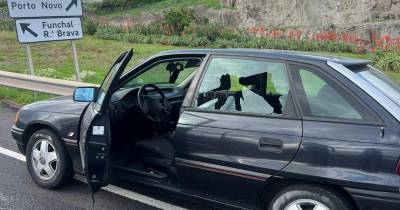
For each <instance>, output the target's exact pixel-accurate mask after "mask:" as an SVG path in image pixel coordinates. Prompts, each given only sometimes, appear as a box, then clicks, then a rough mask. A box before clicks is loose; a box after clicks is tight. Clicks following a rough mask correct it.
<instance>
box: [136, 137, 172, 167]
mask: <svg viewBox="0 0 400 210" xmlns="http://www.w3.org/2000/svg"><path fill="white" fill-rule="evenodd" d="M134 148H135V152H136V154H137V155H138V156H139V157H141V159H142V161H143V162H144V163H145V164H147V165H149V166H153V167H157V168H160V169H166V170H169V169H170V167H171V165H172V162H173V159H174V148H173V146H172V144H171V142H170V141H169V140H168V139H167V138H166V137H163V136H157V137H153V138H151V139H144V140H140V141H137V142H135V144H134Z"/></svg>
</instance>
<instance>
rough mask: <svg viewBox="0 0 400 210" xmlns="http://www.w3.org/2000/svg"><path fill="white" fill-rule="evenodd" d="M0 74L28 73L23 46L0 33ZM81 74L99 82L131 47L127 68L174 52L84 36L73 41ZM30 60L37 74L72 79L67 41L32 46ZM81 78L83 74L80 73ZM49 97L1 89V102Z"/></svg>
mask: <svg viewBox="0 0 400 210" xmlns="http://www.w3.org/2000/svg"><path fill="white" fill-rule="evenodd" d="M0 40H1V41H0V52H1V53H0V71H10V72H16V73H27V72H28V69H27V65H26V54H25V48H24V46H23V45H21V44H18V42H17V41H16V37H15V33H14V32H8V31H0ZM76 46H77V51H78V59H79V64H80V69H81V72H91V73H92V74H85V75H89V76H87V77H85V78H82V79H83V81H84V82H89V83H100V82H101V81H102V80H103V78H104V76H105V74H106V73H107V71H108V68H109V66H110V65H111V64H112V63H113V61H114V60H115V59H116V57H117V56H118V55H119V54H120V53H122V52H123V51H124V50H127V49H129V48H133V49H134V51H135V55H134V59H132V61H131V62H130V63H129V65H128V67H132V66H134V65H135V64H137V63H138V62H140V61H141V60H143V59H145V58H147V57H149V56H151V55H154V54H156V53H158V52H160V51H164V50H172V49H177V47H171V46H164V45H146V44H132V43H127V42H118V41H108V40H100V39H96V38H94V37H92V36H86V37H85V38H84V39H82V40H79V41H77V42H76ZM31 50H32V57H33V64H34V68H35V72H36V74H37V75H41V76H48V77H54V78H59V79H70V80H72V79H73V78H74V75H75V70H74V65H73V60H72V52H71V45H70V43H69V42H67V41H63V42H51V43H50V42H49V43H39V44H32V45H31ZM82 75H83V74H82ZM49 97H51V95H48V94H36V95H34V94H33V93H32V91H26V90H19V89H15V88H9V87H4V86H0V100H5V101H11V102H14V103H17V104H28V103H32V102H34V101H38V100H42V99H46V98H49Z"/></svg>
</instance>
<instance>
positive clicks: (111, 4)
mask: <svg viewBox="0 0 400 210" xmlns="http://www.w3.org/2000/svg"><path fill="white" fill-rule="evenodd" d="M156 1H160V0H103V1H101V2H99V3H97V5H96V10H100V11H107V10H111V11H112V10H117V9H129V8H132V7H139V6H142V5H145V4H150V3H153V2H156Z"/></svg>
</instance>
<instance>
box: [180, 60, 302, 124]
mask: <svg viewBox="0 0 400 210" xmlns="http://www.w3.org/2000/svg"><path fill="white" fill-rule="evenodd" d="M207 57H208V58H206V59H205V62H204V66H203V68H201V69H199V72H198V75H195V77H194V79H195V80H196V79H198V80H197V81H195V82H196V86H195V88H193V89H194V90H192V91H193V92H192V93H191V99H190V101H188V102H187V103H184V104H185V105H186V106H183V108H184V109H185V110H187V111H192V112H203V113H214V114H230V115H238V116H253V117H264V118H275V119H300V115H299V112H298V111H299V110H298V108H297V107H296V104H295V99H294V97H293V89H292V87H293V85H292V82H291V77H290V74H289V66H288V65H287V62H286V60H284V59H276V58H269V57H258V56H243V55H229V54H210V55H209V56H207ZM214 58H227V59H241V60H255V61H264V62H273V63H281V64H283V67H284V71H285V72H284V73H285V74H286V77H287V80H288V85H289V94H288V98H287V100H286V103H289V104H287V105H286V104H285V105H284V106H283V107H282V108H285V107H289V108H287V110H289V109H292V110H293V111H292V112H293V113H291V114H292V116H290V115H287V114H288V113H287V112H286V110H283V113H282V115H272V114H261V113H252V112H239V111H238V112H231V111H223V110H210V109H199V108H197V107H196V100H197V96H198V94H199V91H200V87H201V85H202V83H203V80H204V77H205V74H206V73H207V71H208V67H209V65H210V63H211V61H212V60H213V59H214ZM191 88H192V87H191ZM189 89H190V88H189Z"/></svg>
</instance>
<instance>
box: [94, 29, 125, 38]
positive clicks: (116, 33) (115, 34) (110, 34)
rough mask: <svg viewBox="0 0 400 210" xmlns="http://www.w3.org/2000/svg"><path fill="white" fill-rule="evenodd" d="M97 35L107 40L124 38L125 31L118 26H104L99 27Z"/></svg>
mask: <svg viewBox="0 0 400 210" xmlns="http://www.w3.org/2000/svg"><path fill="white" fill-rule="evenodd" d="M95 36H96V38H99V39H105V40H123V38H124V31H123V30H122V29H120V28H116V27H109V26H103V27H99V28H98V29H97V32H96V34H95Z"/></svg>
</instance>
